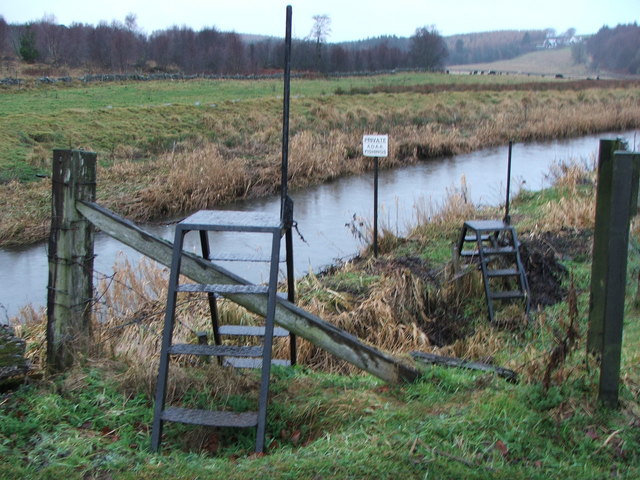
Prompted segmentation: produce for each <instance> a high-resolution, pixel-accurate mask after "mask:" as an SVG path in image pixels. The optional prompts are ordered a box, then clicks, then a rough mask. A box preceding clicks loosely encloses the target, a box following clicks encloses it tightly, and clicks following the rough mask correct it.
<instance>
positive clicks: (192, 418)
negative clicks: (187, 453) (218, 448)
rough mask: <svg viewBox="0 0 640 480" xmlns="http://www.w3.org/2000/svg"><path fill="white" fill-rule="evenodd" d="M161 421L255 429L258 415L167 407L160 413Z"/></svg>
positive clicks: (255, 413) (253, 413) (254, 413)
mask: <svg viewBox="0 0 640 480" xmlns="http://www.w3.org/2000/svg"><path fill="white" fill-rule="evenodd" d="M162 420H165V421H169V422H180V423H188V424H191V425H205V426H207V427H238V428H248V427H255V426H256V425H257V424H258V413H257V412H242V413H237V412H222V411H211V410H196V409H192V408H178V407H169V408H167V409H166V410H164V412H162Z"/></svg>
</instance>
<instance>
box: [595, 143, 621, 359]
mask: <svg viewBox="0 0 640 480" xmlns="http://www.w3.org/2000/svg"><path fill="white" fill-rule="evenodd" d="M620 147H621V142H620V141H619V140H600V150H599V152H598V166H597V169H598V171H597V178H598V180H597V191H596V218H595V225H596V226H595V231H594V233H593V255H592V259H591V297H590V301H589V331H588V333H587V350H588V351H589V353H591V354H593V355H596V356H597V357H599V356H600V355H601V354H602V338H603V331H604V319H605V311H604V307H605V303H606V300H605V297H606V292H607V288H606V272H607V266H608V264H609V259H608V249H609V244H608V241H609V229H610V227H611V226H610V224H609V222H608V221H607V219H608V218H609V215H610V213H611V208H612V206H611V203H612V189H613V184H612V178H613V163H614V162H613V158H614V152H615V151H616V150H619V149H620ZM625 251H626V249H625Z"/></svg>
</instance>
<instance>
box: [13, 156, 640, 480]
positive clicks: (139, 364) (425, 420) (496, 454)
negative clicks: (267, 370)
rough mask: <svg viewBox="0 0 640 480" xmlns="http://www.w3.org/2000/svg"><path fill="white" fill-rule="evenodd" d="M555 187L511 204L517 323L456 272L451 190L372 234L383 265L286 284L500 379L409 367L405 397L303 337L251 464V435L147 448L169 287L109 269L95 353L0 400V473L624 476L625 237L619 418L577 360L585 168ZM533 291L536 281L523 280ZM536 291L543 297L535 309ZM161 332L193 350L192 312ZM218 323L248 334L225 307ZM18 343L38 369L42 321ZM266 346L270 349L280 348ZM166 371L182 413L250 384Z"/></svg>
mask: <svg viewBox="0 0 640 480" xmlns="http://www.w3.org/2000/svg"><path fill="white" fill-rule="evenodd" d="M550 174H551V176H552V177H554V178H555V179H556V182H555V186H554V187H553V188H551V189H549V190H546V191H542V192H528V191H523V192H521V194H520V195H519V196H518V197H517V199H515V200H514V203H513V206H512V216H513V218H514V220H515V222H516V225H517V227H518V231H519V234H520V237H521V240H522V242H523V244H524V246H525V248H526V250H527V251H528V252H529V253H528V257H527V258H528V260H527V261H526V264H527V270H528V275H529V276H530V282H531V283H532V294H533V295H532V296H533V299H534V303H535V304H536V305H538V306H537V307H536V308H535V309H534V312H533V314H532V319H533V323H532V324H529V323H527V321H526V318H525V317H524V316H523V311H522V307H521V306H519V305H517V304H516V305H513V306H505V307H504V308H502V309H500V310H499V312H498V317H497V318H498V321H497V323H496V325H493V326H490V325H488V323H487V321H486V313H485V308H484V299H483V295H482V288H481V284H480V282H479V277H478V275H477V271H476V270H475V269H470V270H468V271H467V272H466V274H464V275H462V276H456V275H455V274H454V273H455V272H454V270H452V264H451V262H450V245H451V242H452V240H453V239H455V238H456V235H457V233H458V229H459V227H460V225H461V222H462V220H464V219H469V218H496V217H498V216H499V215H500V214H501V212H498V211H494V210H491V209H488V210H487V209H484V210H483V209H478V208H477V207H476V206H474V205H471V204H469V203H468V202H467V201H465V192H464V190H457V191H452V194H451V197H450V199H449V201H448V203H447V204H446V205H445V208H444V209H443V211H442V213H441V214H439V215H436V216H430V218H429V219H427V217H426V215H425V216H424V218H422V219H421V220H420V221H419V223H418V224H417V225H416V226H415V228H414V229H413V230H412V231H411V232H410V233H409V234H408V235H407V236H406V237H404V238H399V237H396V236H394V235H393V234H392V233H390V232H389V231H385V234H384V236H383V238H382V239H381V242H380V245H381V255H380V257H379V258H378V259H374V258H372V257H371V251H370V249H367V250H365V251H364V252H363V254H362V256H361V257H360V258H358V259H356V260H355V261H353V262H349V263H347V264H345V265H342V266H336V267H335V268H334V269H332V270H331V271H329V272H327V273H326V274H324V275H318V276H315V275H310V276H308V277H306V278H304V279H302V280H301V281H300V282H298V285H297V291H298V295H299V299H300V300H299V303H300V305H301V306H302V307H303V308H305V309H309V310H311V311H313V312H315V313H317V314H318V315H320V316H321V317H322V318H324V319H326V320H328V321H330V322H332V323H334V324H336V325H339V326H341V327H342V328H345V329H347V330H348V331H350V332H352V333H353V334H354V335H357V336H359V337H362V338H363V339H365V340H366V341H368V342H370V343H371V344H374V345H376V346H378V347H380V348H384V349H386V350H388V351H391V352H392V353H394V354H395V355H398V356H407V353H408V352H409V351H411V350H421V351H428V352H435V353H439V354H443V355H448V356H456V357H459V358H466V359H471V360H476V361H483V362H486V363H490V364H492V365H495V366H503V367H507V368H510V369H512V370H514V371H515V372H517V374H518V381H517V382H516V383H510V382H508V381H506V380H505V379H503V378H500V377H499V376H497V375H494V374H492V373H486V372H475V371H471V370H462V369H449V368H446V367H425V368H424V373H423V376H422V378H421V379H420V380H419V381H417V382H416V383H413V384H406V385H386V384H384V383H382V382H381V381H379V380H376V379H374V378H373V377H371V376H369V375H364V374H361V373H359V372H357V371H354V370H353V369H352V368H350V367H348V365H346V364H344V363H342V362H340V361H337V360H336V359H335V358H333V357H331V356H330V355H327V354H325V353H324V352H322V351H319V350H318V349H315V348H313V347H312V346H311V345H310V344H308V343H306V342H302V345H301V348H300V362H301V365H300V366H298V367H296V368H292V369H287V368H280V369H276V370H275V372H274V373H273V380H272V399H271V403H270V405H271V406H270V410H269V427H268V433H267V435H268V436H267V443H268V447H269V448H268V452H267V454H266V455H255V454H252V453H251V450H252V445H253V437H252V434H253V432H252V431H251V430H249V431H246V432H245V431H237V430H224V429H220V430H211V429H205V428H196V427H191V426H180V425H178V424H170V425H168V426H167V428H166V438H165V440H164V443H163V449H162V451H161V453H159V454H151V453H149V451H148V445H149V433H150V432H149V425H150V422H151V416H152V398H153V388H154V387H153V385H154V377H155V372H156V371H157V360H156V359H157V358H158V350H157V349H158V331H159V328H160V327H159V325H160V324H161V321H162V314H163V301H162V300H156V299H154V297H156V298H163V295H164V294H165V290H164V289H165V286H166V280H165V277H164V273H163V272H162V270H160V269H158V268H156V267H153V266H151V265H150V264H143V265H141V266H136V267H131V266H127V265H123V266H122V267H121V273H120V276H119V279H120V280H119V281H117V282H110V281H105V283H104V284H103V285H101V286H99V288H98V295H99V296H100V298H101V302H100V306H99V307H98V316H99V317H100V316H101V317H100V318H103V319H106V320H107V321H106V323H96V325H95V329H94V334H95V337H94V345H95V348H94V351H93V352H92V353H91V355H90V356H89V357H88V358H85V359H79V362H78V365H77V367H76V368H75V369H73V370H72V371H71V372H68V373H67V374H65V375H59V376H56V377H52V378H46V377H45V378H37V377H35V378H32V379H31V380H29V381H28V382H27V383H26V384H25V385H22V386H19V387H15V388H14V389H13V390H8V391H5V392H3V393H0V473H1V475H0V476H2V478H3V479H7V480H9V479H23V478H33V479H47V478H60V477H61V476H64V477H65V478H69V479H83V480H88V479H96V480H97V479H101V480H105V479H134V478H135V479H164V478H167V479H169V478H209V477H213V476H224V477H225V478H229V479H248V478H252V479H253V478H264V479H267V478H269V479H271V478H282V479H286V478H291V479H293V478H295V479H318V478H337V479H347V478H363V479H364V478H381V479H391V478H398V477H402V478H407V479H414V478H415V479H423V478H468V479H514V478H515V479H520V478H521V479H547V478H549V477H550V476H553V477H559V476H562V477H566V478H572V479H573V478H575V479H600V478H609V477H611V478H622V479H635V478H638V477H639V476H640V448H639V447H640V429H639V425H640V405H639V403H638V395H639V394H640V370H639V369H638V361H639V360H640V358H639V354H638V352H639V350H638V345H639V344H640V329H639V328H638V325H639V324H638V290H637V289H638V283H637V281H636V278H637V275H638V271H639V270H640V256H639V255H638V252H640V250H639V249H638V231H637V229H635V230H634V232H633V234H632V237H631V242H630V255H629V275H628V277H629V279H630V280H629V282H628V285H627V304H626V309H625V314H626V322H625V337H624V344H623V357H622V372H621V373H622V374H621V378H622V387H621V392H620V400H621V408H620V409H618V410H610V409H606V408H603V407H602V406H600V405H599V404H598V402H597V400H596V398H597V368H596V367H595V363H594V361H593V359H592V358H590V357H587V356H586V355H585V335H586V320H587V310H588V303H589V280H590V279H589V277H590V251H591V241H592V231H593V207H594V197H595V195H594V188H595V184H594V180H595V177H594V172H593V170H591V169H588V168H585V165H584V164H571V163H567V164H560V165H558V167H557V168H555V169H554V170H553V171H552V172H550ZM534 279H536V281H535V282H534ZM543 294H544V295H543ZM181 305H182V306H181V311H183V312H184V313H185V314H186V315H185V317H184V318H183V320H182V321H181V322H180V324H179V326H178V331H177V332H176V335H178V336H180V337H181V338H183V339H185V340H187V341H195V338H194V336H193V332H194V331H198V330H200V329H201V328H203V326H204V325H206V324H207V322H208V321H209V320H208V318H207V310H206V301H202V300H196V299H193V298H186V299H184V301H183V302H181ZM221 307H222V311H221V314H222V315H223V316H224V318H225V319H227V320H229V321H235V322H247V321H251V319H250V318H248V317H247V316H246V313H244V312H241V311H238V309H237V308H235V307H234V306H233V304H230V303H228V302H223V304H222V305H221ZM22 320H23V321H24V322H25V323H23V324H22V325H20V326H19V327H18V333H19V334H20V335H21V336H23V337H24V338H25V339H27V341H28V343H29V357H30V358H31V360H32V362H33V364H34V367H35V373H38V372H39V371H40V370H39V369H40V367H41V366H42V356H43V353H44V343H43V338H44V319H43V318H42V315H39V314H37V313H36V312H29V311H25V312H24V313H23V317H22ZM278 348H285V346H284V345H280V346H279V347H278ZM183 367H184V368H181V367H180V366H176V367H175V368H172V372H173V374H172V383H171V389H170V392H171V394H170V397H171V401H172V402H184V403H185V404H187V405H190V406H192V407H195V408H210V407H212V406H215V407H221V406H222V407H224V406H227V407H229V408H240V409H245V408H251V407H252V406H253V402H254V401H255V399H254V397H252V396H251V393H252V389H251V385H252V384H253V383H254V382H255V380H256V377H255V375H253V374H252V373H234V372H228V371H224V370H222V369H221V368H220V367H218V366H217V364H216V363H215V362H214V363H211V364H190V365H187V364H184V365H183Z"/></svg>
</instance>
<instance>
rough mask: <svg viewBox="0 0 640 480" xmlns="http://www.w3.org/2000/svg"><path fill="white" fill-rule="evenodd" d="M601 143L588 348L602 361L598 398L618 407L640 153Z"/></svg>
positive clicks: (603, 402) (613, 406) (607, 404)
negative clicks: (629, 260) (630, 249)
mask: <svg viewBox="0 0 640 480" xmlns="http://www.w3.org/2000/svg"><path fill="white" fill-rule="evenodd" d="M617 147H620V144H619V143H617V141H605V140H603V141H601V144H600V149H601V150H600V158H599V165H598V191H597V194H596V224H595V232H594V246H593V260H592V276H591V299H590V309H589V333H588V338H587V348H588V349H589V352H590V353H592V354H594V355H595V356H596V357H597V358H598V359H599V361H600V386H599V393H598V399H599V400H600V402H601V403H602V404H604V405H606V406H608V407H612V408H615V407H616V406H617V405H618V386H619V377H620V359H621V353H622V328H623V322H624V301H625V287H626V278H627V255H628V243H629V221H630V218H631V216H632V215H634V214H635V212H636V207H637V206H636V202H637V195H638V192H637V190H638V171H639V170H638V169H639V167H640V154H634V153H626V152H615V153H613V149H614V148H617Z"/></svg>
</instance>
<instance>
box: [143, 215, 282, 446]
mask: <svg viewBox="0 0 640 480" xmlns="http://www.w3.org/2000/svg"><path fill="white" fill-rule="evenodd" d="M289 218H290V217H289V216H284V217H277V216H274V215H269V214H260V213H255V212H234V211H212V210H201V211H199V212H196V213H195V214H193V215H191V216H190V217H187V218H186V219H184V220H183V221H182V222H180V223H179V224H178V225H177V226H176V232H175V240H174V245H173V257H172V262H171V271H170V276H169V289H168V293H167V307H166V315H165V325H164V331H163V335H162V346H161V353H160V365H159V371H158V380H157V385H156V400H155V408H154V418H153V425H152V434H151V449H152V450H153V451H157V450H158V449H159V447H160V443H161V440H162V430H163V425H164V422H165V421H172V422H181V423H187V424H195V425H206V426H212V427H239V428H247V427H256V444H255V450H256V452H262V451H264V448H265V432H266V418H267V403H268V396H269V379H270V374H271V365H272V358H271V357H272V347H273V336H274V329H275V326H274V323H275V310H276V302H277V284H278V270H279V268H278V265H279V259H280V244H281V238H282V235H283V234H286V233H287V230H290V221H289ZM190 231H198V232H199V233H200V241H201V245H202V252H203V256H205V259H206V257H210V256H211V252H210V249H209V241H208V238H207V232H209V231H224V232H255V233H263V234H270V235H271V255H270V258H269V284H268V285H267V286H262V285H239V284H222V285H218V284H213V285H211V284H192V283H187V284H180V283H179V282H180V266H181V257H182V251H183V244H184V238H185V235H186V234H187V233H188V232H190ZM179 292H203V293H207V295H208V298H209V305H210V307H211V317H212V326H213V328H214V340H215V345H208V344H173V342H172V338H173V330H174V325H175V320H176V319H175V317H176V301H177V295H178V293H179ZM219 294H223V295H224V294H262V295H264V294H267V297H268V301H267V311H266V316H265V324H264V329H262V327H258V328H257V329H256V328H254V329H253V332H254V333H256V332H257V333H258V336H259V338H261V340H262V346H230V345H222V344H221V341H220V329H221V325H219V324H218V320H219V319H218V316H217V307H216V298H215V296H216V295H219ZM285 332H286V331H285ZM245 333H246V332H245ZM287 333H288V332H287ZM172 355H199V356H207V357H209V356H215V357H218V358H220V357H233V358H255V359H260V360H261V365H260V368H261V374H260V388H259V399H258V410H257V411H256V412H242V413H236V412H228V411H205V410H198V409H186V408H179V407H173V406H170V407H167V406H166V391H167V381H168V378H169V366H170V357H171V356H172Z"/></svg>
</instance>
